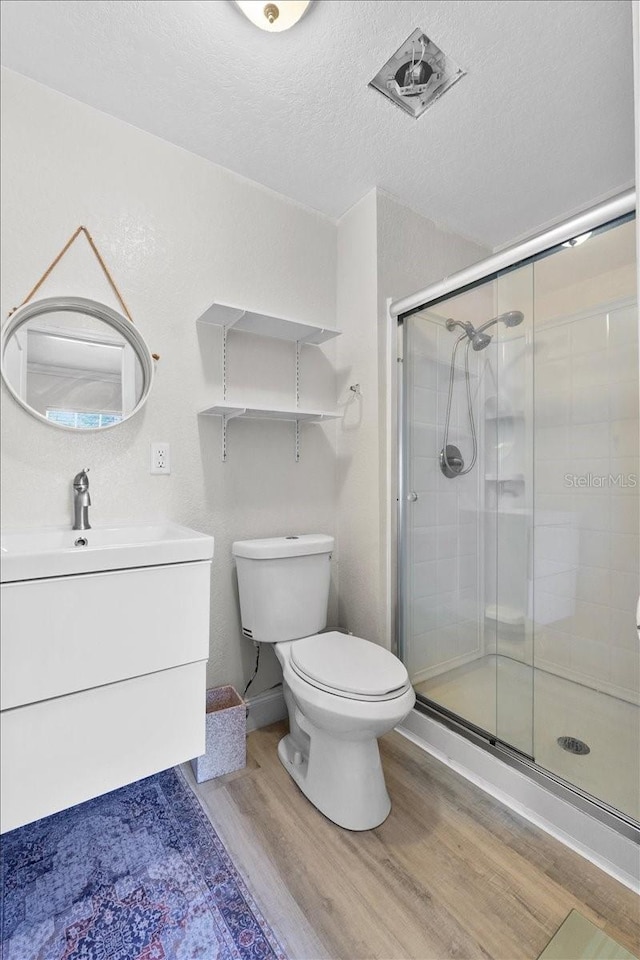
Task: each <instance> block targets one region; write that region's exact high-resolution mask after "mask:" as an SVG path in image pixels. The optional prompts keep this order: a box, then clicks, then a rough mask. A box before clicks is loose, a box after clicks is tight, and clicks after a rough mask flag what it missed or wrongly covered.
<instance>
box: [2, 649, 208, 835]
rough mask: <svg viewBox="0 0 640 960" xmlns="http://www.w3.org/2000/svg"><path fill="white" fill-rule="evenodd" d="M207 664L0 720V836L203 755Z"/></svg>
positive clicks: (49, 702) (10, 712) (18, 710)
mask: <svg viewBox="0 0 640 960" xmlns="http://www.w3.org/2000/svg"><path fill="white" fill-rule="evenodd" d="M205 688H206V662H205V661H203V662H201V663H190V664H188V665H186V666H182V667H175V668H174V669H173V670H163V671H162V672H160V673H153V674H151V675H149V676H147V677H135V678H134V679H132V680H123V681H122V682H121V683H113V684H109V685H107V686H103V687H97V688H96V689H95V690H84V691H82V692H81V693H74V694H72V695H71V696H68V697H59V698H57V699H55V700H47V701H46V702H44V703H35V704H30V705H29V706H26V707H17V708H16V709H14V710H6V711H4V712H3V713H2V714H0V736H1V757H2V776H1V778H0V790H1V793H0V812H1V816H2V820H1V824H0V829H1V831H2V832H5V831H6V830H13V829H14V828H15V827H19V826H22V825H23V824H25V823H30V822H31V821H33V820H38V819H39V818H40V817H45V816H48V815H49V814H50V813H57V811H58V810H63V809H65V808H66V807H70V806H73V804H76V803H81V802H83V801H84V800H89V799H90V798H91V797H97V796H99V795H100V794H102V793H106V792H107V791H109V790H114V789H116V788H117V787H121V786H124V785H125V784H127V783H132V782H133V781H134V780H139V779H141V778H142V777H148V776H150V775H151V774H152V773H157V772H158V771H159V770H166V769H167V767H172V766H174V765H175V764H177V763H182V762H183V761H185V760H190V759H191V758H192V757H197V756H200V755H201V754H202V753H204V750H205V697H206V692H205Z"/></svg>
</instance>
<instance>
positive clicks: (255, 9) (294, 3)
mask: <svg viewBox="0 0 640 960" xmlns="http://www.w3.org/2000/svg"><path fill="white" fill-rule="evenodd" d="M235 3H236V6H237V7H239V8H240V9H241V10H242V12H243V13H244V15H245V17H246V18H247V19H248V20H251V23H254V24H255V25H256V27H260V29H261V30H268V31H269V32H270V33H281V32H282V31H283V30H288V29H289V28H290V27H293V26H295V24H296V23H297V22H298V20H300V19H301V18H302V17H303V16H304V14H305V13H306V11H307V7H308V6H309V4H310V0H276V2H271V0H269V2H265V0H235Z"/></svg>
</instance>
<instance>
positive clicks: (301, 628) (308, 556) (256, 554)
mask: <svg viewBox="0 0 640 960" xmlns="http://www.w3.org/2000/svg"><path fill="white" fill-rule="evenodd" d="M333 547H334V539H333V537H329V536H326V535H324V534H310V535H305V536H298V537H276V538H273V539H269V540H238V541H236V542H235V543H234V544H233V548H232V552H233V555H234V557H235V559H236V566H237V571H238V591H239V595H240V612H241V619H242V633H243V634H244V636H245V637H248V638H249V639H250V640H254V641H255V642H257V643H273V644H274V645H275V652H276V656H277V657H278V660H279V661H280V663H281V665H282V672H283V688H284V698H285V702H286V705H287V710H288V712H289V733H288V734H287V735H286V736H285V737H283V739H282V740H281V741H280V743H279V744H278V755H279V757H280V760H281V761H282V764H283V766H284V767H285V769H286V770H288V772H289V773H290V775H291V777H292V778H293V779H294V780H295V782H296V783H297V784H298V786H299V787H300V789H301V790H302V792H303V793H304V794H305V796H306V797H307V798H308V799H309V800H310V801H311V803H313V804H314V806H316V807H317V808H318V810H320V811H321V812H322V813H323V814H324V815H325V816H326V817H328V818H329V819H330V820H332V821H333V822H334V823H337V824H338V825H339V826H341V827H345V828H346V829H347V830H371V829H372V828H373V827H377V826H378V825H379V824H381V823H382V822H383V820H385V819H386V817H387V816H388V814H389V811H390V809H391V801H390V799H389V794H388V793H387V788H386V786H385V782H384V774H383V771H382V765H381V763H380V753H379V751H378V737H380V736H382V735H383V734H384V733H388V732H389V731H390V730H392V729H393V727H394V726H396V724H398V723H400V721H401V720H403V719H404V717H406V715H407V714H408V713H409V711H410V710H411V708H412V707H413V705H414V703H415V694H414V692H413V688H412V686H411V683H410V682H409V677H408V674H407V671H406V669H405V667H404V665H403V664H402V663H401V662H400V660H398V658H397V657H395V656H394V655H393V654H392V653H390V652H389V651H388V650H385V649H384V648H383V647H380V646H378V645H377V644H375V643H372V642H370V641H368V640H363V639H362V638H361V637H354V636H352V635H351V634H349V635H347V634H343V633H337V632H327V633H319V631H320V630H323V629H324V628H325V626H326V623H327V604H328V599H329V583H330V568H331V564H330V561H331V553H332V550H333Z"/></svg>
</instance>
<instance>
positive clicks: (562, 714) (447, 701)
mask: <svg viewBox="0 0 640 960" xmlns="http://www.w3.org/2000/svg"><path fill="white" fill-rule="evenodd" d="M416 692H417V693H419V694H422V695H423V696H424V697H427V698H428V699H429V700H432V701H434V703H436V704H438V705H439V706H442V707H445V708H446V709H447V710H450V711H451V712H452V713H455V714H457V715H458V716H460V717H462V718H463V719H464V720H467V721H468V722H470V723H473V724H475V725H476V726H477V727H481V728H482V729H483V730H486V731H487V732H488V733H490V734H493V735H495V736H497V737H499V738H500V739H501V740H503V741H504V742H506V743H511V744H513V746H515V747H517V748H518V749H520V750H523V751H524V752H525V753H528V754H533V756H534V758H535V760H536V763H538V764H539V765H540V766H541V767H544V768H545V769H546V770H549V771H551V772H552V773H554V774H556V776H559V777H562V779H563V780H566V781H568V782H569V783H572V784H574V785H575V786H577V787H580V788H581V789H582V790H585V791H586V792H587V793H589V794H591V795H592V796H594V797H597V798H598V799H600V800H603V801H605V803H608V804H610V805H611V806H613V807H615V808H616V809H618V810H620V811H622V812H623V813H625V814H627V815H628V816H631V817H633V818H634V819H635V820H640V706H638V705H636V704H633V703H629V702H628V701H626V700H621V699H619V698H617V697H614V696H611V695H609V694H606V693H600V692H599V691H597V690H594V689H592V688H591V687H587V686H584V685H582V684H580V683H576V682H575V681H573V680H566V679H564V678H563V677H558V676H555V675H554V674H551V673H547V672H546V671H544V670H540V669H534V671H533V701H532V684H531V668H530V667H528V666H527V665H526V664H523V663H520V662H519V661H517V660H511V659H509V658H507V657H500V656H495V655H489V656H486V657H482V658H481V659H479V660H474V661H473V662H472V663H469V664H465V665H464V666H462V667H457V668H455V669H453V670H449V671H448V672H446V673H442V674H440V675H439V676H437V677H433V678H431V679H429V680H425V681H423V682H421V683H419V684H417V685H416ZM532 713H533V727H532ZM532 729H533V737H532V736H531V731H532ZM559 737H571V738H575V739H577V740H581V741H584V743H586V744H588V746H589V748H590V752H589V753H588V754H585V755H580V754H574V753H571V752H568V751H567V750H566V749H563V748H562V747H561V746H560V744H559V743H558V738H559Z"/></svg>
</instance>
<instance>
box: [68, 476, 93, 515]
mask: <svg viewBox="0 0 640 960" xmlns="http://www.w3.org/2000/svg"><path fill="white" fill-rule="evenodd" d="M88 473H89V467H86V469H84V470H81V471H80V473H76V475H75V477H74V478H73V527H72V528H71V529H72V530H91V524H90V523H89V507H90V506H91V497H90V496H89V477H88V476H87V474H88Z"/></svg>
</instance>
